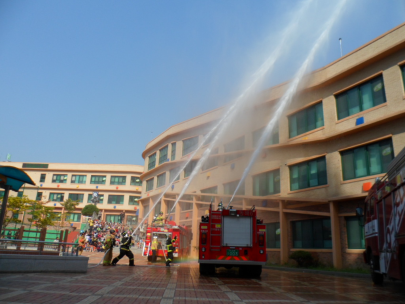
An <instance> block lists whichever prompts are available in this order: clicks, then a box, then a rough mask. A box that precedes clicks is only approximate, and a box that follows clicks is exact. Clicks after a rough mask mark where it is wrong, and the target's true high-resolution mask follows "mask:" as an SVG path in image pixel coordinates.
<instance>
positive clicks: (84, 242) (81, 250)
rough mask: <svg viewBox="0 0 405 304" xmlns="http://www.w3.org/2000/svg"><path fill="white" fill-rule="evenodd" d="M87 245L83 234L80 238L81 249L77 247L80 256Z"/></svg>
mask: <svg viewBox="0 0 405 304" xmlns="http://www.w3.org/2000/svg"><path fill="white" fill-rule="evenodd" d="M85 244H86V238H85V237H84V234H83V233H82V234H81V235H80V237H79V247H77V250H78V253H79V255H82V253H83V249H84V246H85Z"/></svg>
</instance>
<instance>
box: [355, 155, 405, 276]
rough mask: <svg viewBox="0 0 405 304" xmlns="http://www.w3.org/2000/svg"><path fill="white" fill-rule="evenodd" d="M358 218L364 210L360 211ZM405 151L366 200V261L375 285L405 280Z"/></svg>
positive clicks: (374, 186)
mask: <svg viewBox="0 0 405 304" xmlns="http://www.w3.org/2000/svg"><path fill="white" fill-rule="evenodd" d="M356 213H357V215H358V216H360V215H363V210H362V209H361V208H358V210H356ZM404 213H405V149H403V150H402V151H401V152H400V153H399V155H398V156H397V157H395V158H394V159H393V160H392V162H391V163H390V164H389V166H388V172H387V175H385V176H384V177H383V178H382V179H381V180H380V179H377V180H376V182H375V184H374V185H373V186H372V188H371V189H370V191H369V193H368V196H367V198H366V203H365V210H364V219H365V222H364V235H365V239H366V251H365V252H364V260H365V262H366V263H367V264H369V265H370V268H371V278H372V280H373V282H374V283H375V284H382V283H383V280H384V276H386V277H389V278H391V279H397V280H403V281H405V222H404Z"/></svg>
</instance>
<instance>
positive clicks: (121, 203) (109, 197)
mask: <svg viewBox="0 0 405 304" xmlns="http://www.w3.org/2000/svg"><path fill="white" fill-rule="evenodd" d="M118 197H119V198H122V202H119V203H112V201H113V198H115V199H116V200H117V198H118ZM124 200H125V195H122V194H109V195H108V199H107V205H124ZM117 201H118V200H117ZM110 202H111V203H110Z"/></svg>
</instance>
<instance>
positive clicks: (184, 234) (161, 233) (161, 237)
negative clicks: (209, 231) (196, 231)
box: [142, 221, 191, 262]
mask: <svg viewBox="0 0 405 304" xmlns="http://www.w3.org/2000/svg"><path fill="white" fill-rule="evenodd" d="M168 236H170V237H171V238H172V239H173V238H174V237H176V236H177V240H176V242H175V243H173V246H174V247H176V249H175V251H174V252H173V257H174V260H175V261H176V260H183V259H186V258H187V257H188V256H189V255H190V252H191V231H190V229H189V228H187V227H186V226H178V225H176V223H175V222H173V221H166V222H165V223H164V224H161V225H156V224H152V225H151V226H149V227H147V228H146V239H145V243H144V245H143V249H142V256H147V257H148V261H149V262H151V261H152V249H151V245H152V241H153V238H154V237H157V239H158V242H159V246H158V250H157V254H156V256H157V257H160V258H161V259H163V260H165V259H166V257H167V247H166V240H167V237H168Z"/></svg>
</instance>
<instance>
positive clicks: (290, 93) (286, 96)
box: [228, 0, 347, 206]
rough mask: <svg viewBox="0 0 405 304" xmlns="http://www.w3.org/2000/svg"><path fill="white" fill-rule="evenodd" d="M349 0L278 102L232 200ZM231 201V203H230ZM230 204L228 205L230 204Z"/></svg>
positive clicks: (342, 4)
mask: <svg viewBox="0 0 405 304" xmlns="http://www.w3.org/2000/svg"><path fill="white" fill-rule="evenodd" d="M346 1H347V0H340V2H339V3H338V4H337V7H336V10H334V11H335V12H336V13H335V14H334V15H333V16H332V18H331V19H329V20H328V22H327V23H326V26H325V28H324V30H323V31H322V33H321V35H320V36H319V37H318V39H317V40H316V41H315V44H314V46H313V47H312V49H311V51H310V52H309V54H308V56H307V59H306V60H305V61H304V63H303V64H302V65H301V67H300V69H299V70H298V72H297V74H296V75H295V76H294V78H293V80H292V82H291V83H290V84H289V86H288V88H287V91H286V92H285V93H284V95H283V96H282V97H281V99H280V101H279V102H278V108H277V110H276V112H275V113H274V116H273V118H272V119H271V120H270V121H269V123H268V124H267V126H266V127H265V129H264V131H263V133H262V135H261V137H260V140H259V143H258V146H257V148H256V150H255V151H254V152H253V155H252V157H251V158H250V160H249V164H248V166H247V167H246V169H245V171H244V172H243V175H242V178H241V179H240V181H239V183H238V186H237V187H236V189H235V192H234V193H233V195H232V198H231V200H230V202H231V201H232V200H233V198H234V197H235V195H236V192H237V191H238V189H239V187H240V186H241V185H242V183H243V182H244V181H245V179H246V177H247V175H248V173H249V172H250V170H251V168H252V166H253V164H254V162H255V161H256V159H257V157H258V156H259V154H260V152H261V150H262V149H263V147H264V146H265V143H266V142H267V140H268V138H269V136H270V134H271V132H272V131H273V128H274V125H275V124H276V122H277V121H278V120H279V118H280V116H281V114H282V113H283V111H284V110H285V108H286V107H287V105H289V104H290V102H291V100H292V98H293V97H294V95H295V93H296V92H297V88H298V85H299V84H300V82H301V80H302V78H303V77H304V75H305V73H306V72H307V70H308V68H309V66H310V65H311V63H312V61H313V59H314V57H315V54H316V52H317V51H318V49H319V47H320V46H321V44H322V43H323V42H324V40H325V39H326V38H327V37H328V34H329V32H330V30H331V28H332V26H333V25H334V24H335V22H336V20H337V17H338V16H339V15H340V13H341V11H342V9H343V7H344V5H345V3H346ZM230 202H229V204H230ZM229 204H228V206H229Z"/></svg>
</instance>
